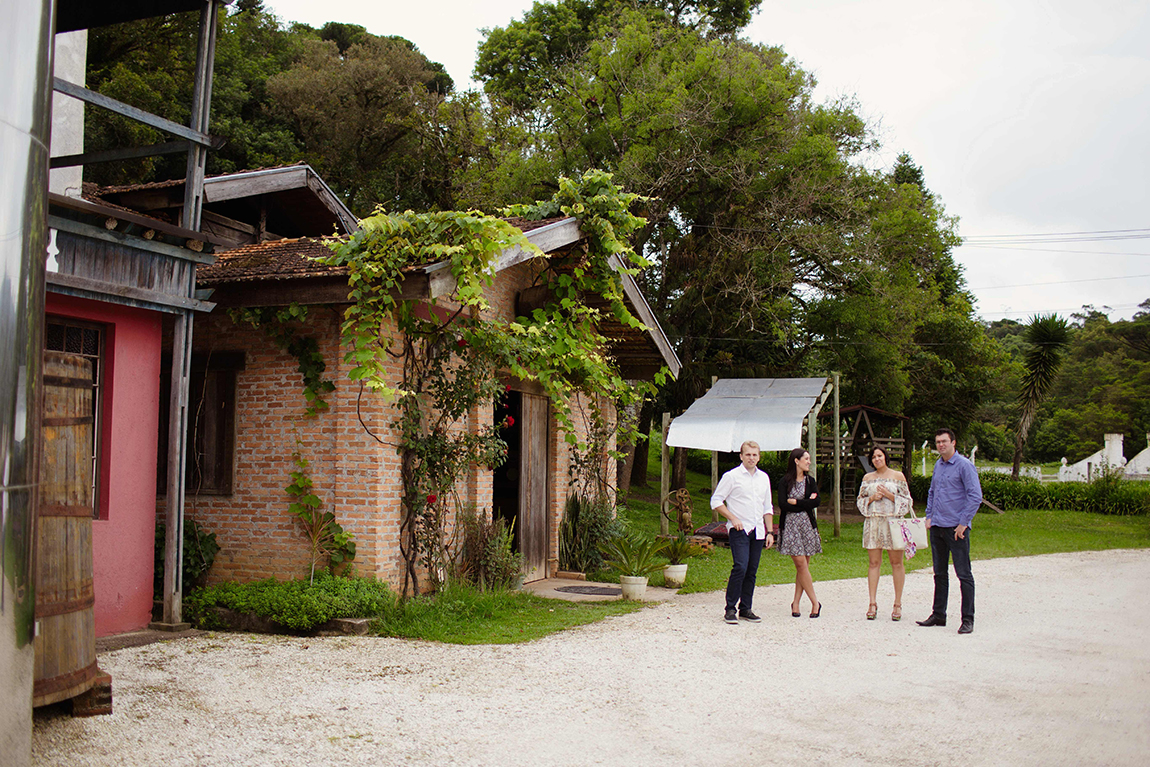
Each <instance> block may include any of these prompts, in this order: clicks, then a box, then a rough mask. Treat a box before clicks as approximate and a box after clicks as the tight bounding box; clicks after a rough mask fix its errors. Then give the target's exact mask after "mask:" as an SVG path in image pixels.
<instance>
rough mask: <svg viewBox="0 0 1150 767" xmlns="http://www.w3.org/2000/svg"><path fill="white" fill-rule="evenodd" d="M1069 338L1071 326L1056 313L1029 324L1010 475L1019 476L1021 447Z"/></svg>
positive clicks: (1015, 477) (1044, 315) (1023, 445)
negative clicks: (1024, 369)
mask: <svg viewBox="0 0 1150 767" xmlns="http://www.w3.org/2000/svg"><path fill="white" fill-rule="evenodd" d="M1069 341H1070V328H1069V326H1068V325H1067V323H1066V320H1064V319H1062V318H1061V317H1059V316H1058V315H1056V314H1042V315H1037V316H1035V317H1034V318H1032V319H1031V320H1030V323H1029V324H1028V325H1027V326H1026V343H1027V344H1028V348H1027V350H1026V357H1025V361H1024V363H1023V364H1024V365H1025V366H1026V373H1025V374H1024V375H1023V377H1022V390H1021V391H1019V393H1018V402H1019V406H1020V408H1021V414H1020V415H1019V418H1018V434H1017V435H1016V436H1015V441H1014V468H1013V470H1012V471H1011V477H1013V478H1014V479H1018V470H1019V466H1020V465H1021V464H1022V450H1023V448H1024V447H1025V446H1026V440H1027V437H1028V436H1029V434H1030V427H1031V425H1033V423H1034V416H1035V414H1036V413H1037V412H1038V406H1039V405H1040V404H1041V403H1042V400H1043V398H1044V397H1046V394H1047V392H1048V391H1050V387H1051V385H1052V384H1053V383H1054V379H1055V376H1057V375H1058V368H1059V366H1060V365H1061V364H1062V354H1063V351H1064V350H1065V348H1066V346H1067V344H1068V343H1069Z"/></svg>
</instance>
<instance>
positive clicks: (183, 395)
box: [150, 0, 220, 631]
mask: <svg viewBox="0 0 1150 767" xmlns="http://www.w3.org/2000/svg"><path fill="white" fill-rule="evenodd" d="M219 10H220V5H219V3H218V2H217V0H208V2H206V3H205V4H204V7H203V10H202V11H200V36H199V41H198V43H197V47H196V71H195V82H194V84H193V89H192V114H191V118H190V120H189V127H190V128H192V129H193V130H196V131H199V132H200V133H207V132H208V122H209V118H210V116H211V106H212V64H213V61H214V59H215V55H216V29H217V27H218V26H219V17H220V14H219ZM207 161H208V152H207V147H204V146H201V145H199V144H196V143H194V142H193V143H190V144H189V145H188V164H187V175H186V176H185V178H184V208H183V215H182V219H181V222H180V223H181V224H182V225H183V226H184V228H186V229H191V230H193V231H199V229H200V218H201V216H202V214H203V202H204V200H203V198H204V168H205V166H206V165H207ZM187 290H188V293H187V295H188V296H194V295H195V292H196V278H195V274H194V273H193V274H192V276H191V278H190V279H189V280H188V286H187ZM191 367H192V313H191V312H190V311H187V310H185V311H184V313H183V314H181V315H180V316H179V318H178V319H177V320H176V327H175V333H174V334H173V337H172V389H171V393H170V396H169V400H168V495H167V501H166V509H165V530H164V619H163V621H162V622H159V623H152V624H150V625H151V626H152V627H155V628H160V629H165V630H168V631H179V630H182V629H183V628H186V627H187V624H185V623H183V601H182V600H183V590H184V585H183V583H181V582H180V581H181V567H180V563H181V562H183V559H184V474H185V472H184V469H185V466H184V458H185V456H186V455H187V450H186V440H187V434H188V374H189V372H190V370H191Z"/></svg>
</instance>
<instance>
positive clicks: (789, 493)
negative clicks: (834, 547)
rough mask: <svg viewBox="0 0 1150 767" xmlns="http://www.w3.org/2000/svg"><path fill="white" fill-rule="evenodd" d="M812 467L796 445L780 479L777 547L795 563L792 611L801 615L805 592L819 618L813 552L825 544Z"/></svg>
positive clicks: (821, 608) (807, 454)
mask: <svg viewBox="0 0 1150 767" xmlns="http://www.w3.org/2000/svg"><path fill="white" fill-rule="evenodd" d="M810 470H811V454H810V453H808V452H807V451H806V450H803V449H802V448H801V447H796V448H795V449H794V450H792V451H791V455H790V458H789V459H788V460H787V473H786V474H784V475H783V481H782V482H780V483H779V537H778V541H779V543H778V550H779V553H780V554H783V555H785V556H789V557H790V558H791V560H792V561H793V562H794V563H795V598H794V599H793V600H791V615H792V616H794V617H795V618H798V617H799V606H800V605H799V601H800V600H801V599H802V598H803V593H804V592H805V593H806V595H807V598H808V599H810V600H811V617H812V618H817V617H819V615H820V614H821V613H822V611H823V605H822V602H820V601H819V600H818V597H816V596H815V583H814V580H813V579H812V578H811V555H813V554H822V553H823V544H822V541H821V540H820V539H819V529H818V525H817V524H816V523H815V509H816V508H817V507H818V505H819V486H818V484H816V483H815V480H814V478H813V477H811V476H810V475H809V474H808V472H809V471H810Z"/></svg>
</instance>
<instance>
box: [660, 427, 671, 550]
mask: <svg viewBox="0 0 1150 767" xmlns="http://www.w3.org/2000/svg"><path fill="white" fill-rule="evenodd" d="M670 429H671V414H670V413H663V451H662V456H661V459H660V460H661V463H662V474H661V475H660V477H659V532H660V533H661V534H663V535H669V534H670V532H671V530H670V527H669V526H668V524H667V516H666V514H664V513H663V511H664V510H665V509H666V508H667V496H669V495H670V494H671V450H670V448H668V447H667V432H668V431H670Z"/></svg>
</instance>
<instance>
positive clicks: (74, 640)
mask: <svg viewBox="0 0 1150 767" xmlns="http://www.w3.org/2000/svg"><path fill="white" fill-rule="evenodd" d="M93 364H94V361H93V360H92V359H88V358H86V357H81V356H78V355H74V354H64V353H61V352H53V351H46V352H44V420H43V429H42V431H41V445H42V454H41V455H42V461H41V466H40V509H39V513H38V522H37V524H36V547H37V549H36V620H37V621H38V622H39V624H40V630H39V632H38V633H37V635H36V640H35V656H36V659H35V671H34V686H33V692H32V695H33V705H35V706H43V705H46V704H49V703H55V702H57V701H60V700H64V699H66V698H72V697H75V696H77V695H79V694H80V693H82V692H85V691H86V690H88V689H90V688H91V687H92V685H93V684H94V683H95V679H96V675H97V673H99V672H98V670H97V668H96V624H95V616H94V613H93V605H94V604H95V601H96V599H95V592H94V591H93V588H92V510H93V506H94V503H95V498H94V497H93V493H94V485H95V483H94V481H93V470H94V461H93V456H92V450H93V432H94V430H95V428H96V412H95V391H94V390H93V387H92V365H93Z"/></svg>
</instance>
